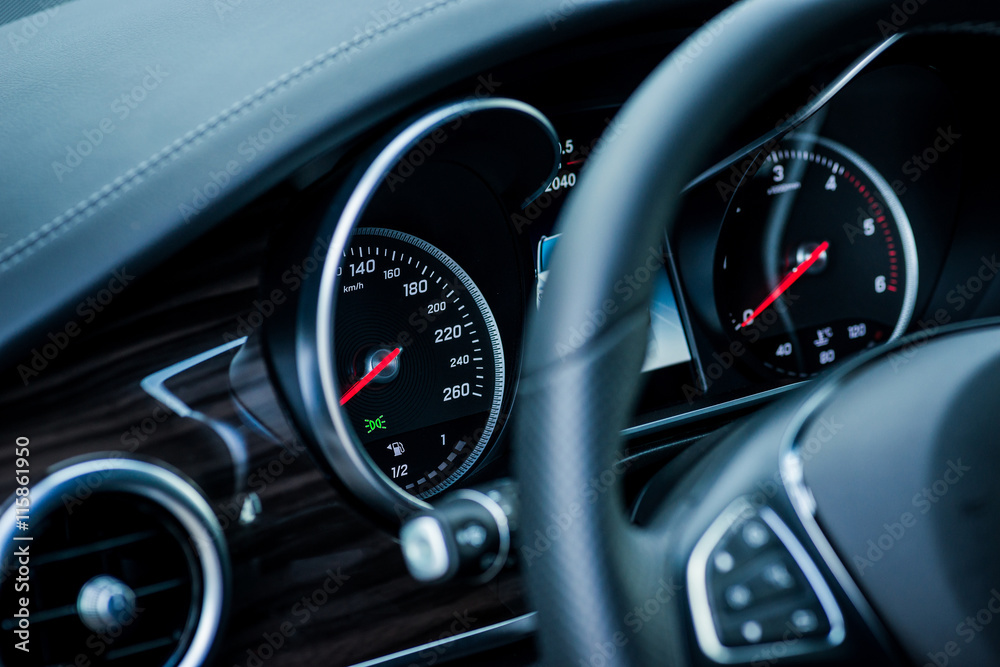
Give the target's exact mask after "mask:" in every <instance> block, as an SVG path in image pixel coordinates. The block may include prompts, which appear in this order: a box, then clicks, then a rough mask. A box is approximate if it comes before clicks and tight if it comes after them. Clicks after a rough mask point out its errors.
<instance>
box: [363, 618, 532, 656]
mask: <svg viewBox="0 0 1000 667" xmlns="http://www.w3.org/2000/svg"><path fill="white" fill-rule="evenodd" d="M537 616H538V612H534V611H532V612H529V613H527V614H524V615H522V616H518V617H517V618H512V619H510V620H509V621H503V622H502V623H495V624H493V625H487V626H486V627H483V628H479V629H478V630H470V631H469V632H463V633H461V634H457V635H455V636H454V637H447V638H445V639H439V640H438V641H434V642H429V643H427V644H421V645H420V646H415V647H413V648H408V649H404V650H402V651H397V652H396V653H390V654H389V655H385V656H382V657H381V658H373V659H372V660H366V661H365V662H359V663H356V664H354V665H351V667H376V665H377V666H378V667H395V666H396V665H408V664H410V662H411V661H412V660H413V658H414V657H418V656H419V655H420V654H421V653H424V652H426V651H434V650H436V651H438V653H441V654H442V655H443V654H445V653H448V652H449V651H451V650H452V649H456V650H457V652H456V653H455V654H454V655H451V656H449V657H450V658H458V657H461V656H463V655H468V654H469V653H471V652H473V651H481V650H488V649H490V648H495V647H497V646H506V645H508V644H513V643H514V642H516V641H518V640H521V639H527V638H528V637H531V636H532V635H533V634H535V632H536V631H537V630H538V617H537ZM484 634H489V635H491V637H492V639H493V641H491V642H489V643H488V644H487V645H485V646H484V645H483V644H482V643H481V642H478V641H477V642H475V644H476V645H475V646H466V644H467V643H471V641H470V640H473V639H476V638H478V637H479V636H480V635H484ZM442 649H444V650H442Z"/></svg>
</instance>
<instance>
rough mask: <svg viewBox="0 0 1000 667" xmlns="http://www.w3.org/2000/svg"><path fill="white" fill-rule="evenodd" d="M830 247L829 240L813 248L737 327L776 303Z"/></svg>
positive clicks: (748, 322) (742, 325)
mask: <svg viewBox="0 0 1000 667" xmlns="http://www.w3.org/2000/svg"><path fill="white" fill-rule="evenodd" d="M829 247H830V243H829V242H827V241H823V242H822V243H820V244H819V245H818V246H817V247H816V249H815V250H813V251H812V252H811V253H809V256H808V257H806V258H805V259H804V260H803V261H802V263H801V264H799V265H798V266H796V267H795V268H794V269H792V272H791V273H789V274H788V275H787V276H785V277H784V278H782V279H781V282H780V283H778V286H777V287H775V288H774V289H773V290H772V291H771V293H770V294H768V295H767V298H766V299H764V300H763V301H762V302H761V304H760V305H759V306H757V309H756V310H754V311H753V313H751V314H750V317H748V318H746V319H745V320H743V322H742V323H740V325H739V326H738V327H736V329H737V330H739V329H742V328H743V327H745V326H746V325H748V324H750V323H751V322H753V320H754V318H755V317H757V316H758V315H760V314H761V313H763V312H764V311H765V310H767V307H768V306H770V305H771V304H772V303H774V301H775V300H776V299H777V298H778V297H779V296H781V295H782V294H784V293H785V291H786V290H787V289H788V288H789V287H791V286H792V285H793V284H794V283H795V281H796V280H798V279H799V278H801V277H802V276H803V275H805V272H806V271H808V270H809V267H811V266H812V265H813V264H815V263H816V260H818V259H819V257H820V255H822V254H823V253H824V252H826V249H827V248H829Z"/></svg>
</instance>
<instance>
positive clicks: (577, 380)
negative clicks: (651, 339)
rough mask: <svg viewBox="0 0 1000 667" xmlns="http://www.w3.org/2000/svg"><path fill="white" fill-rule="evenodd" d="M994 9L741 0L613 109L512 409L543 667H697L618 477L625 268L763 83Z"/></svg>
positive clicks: (563, 221) (668, 538)
mask: <svg viewBox="0 0 1000 667" xmlns="http://www.w3.org/2000/svg"><path fill="white" fill-rule="evenodd" d="M987 4H988V3H979V2H950V3H947V6H941V3H936V4H935V3H927V4H923V5H918V7H919V9H918V10H917V11H915V12H913V13H907V14H906V22H905V24H904V25H903V26H900V25H897V23H898V18H897V19H896V20H894V19H893V18H892V12H893V11H894V6H893V4H892V3H891V2H887V1H884V0H807V1H804V2H796V3H788V2H786V1H785V0H744V1H743V2H741V3H739V4H737V5H734V6H732V7H731V8H729V9H728V10H726V11H725V12H724V13H723V14H721V15H720V16H719V17H717V18H716V19H715V20H713V21H711V22H709V24H707V25H706V26H703V28H702V29H701V30H699V31H698V32H696V33H695V34H694V35H693V36H692V37H691V38H689V40H688V41H687V42H686V43H685V44H684V45H682V46H680V47H679V48H678V49H676V51H675V52H674V53H673V54H672V55H671V56H670V57H669V58H667V60H665V61H664V62H663V63H662V64H661V65H660V66H659V67H658V68H657V70H656V71H655V72H654V73H653V74H651V75H650V77H649V78H648V79H647V80H646V81H645V82H644V83H643V84H642V86H641V87H640V88H639V89H638V90H637V91H636V93H635V94H634V95H633V96H632V98H630V100H629V101H628V102H627V103H626V105H625V106H624V107H623V108H622V110H621V111H620V112H619V115H618V117H617V119H616V121H615V127H616V132H615V133H614V136H613V137H609V138H607V139H605V140H604V141H603V142H602V144H601V145H600V147H599V149H598V151H597V152H596V154H595V156H594V157H593V158H592V160H591V161H590V163H589V164H588V168H587V170H586V171H585V172H584V173H583V174H582V176H581V179H580V183H579V185H578V186H577V188H576V190H575V192H574V194H573V196H572V197H571V198H570V200H569V201H568V202H567V205H566V208H565V210H564V212H563V214H562V215H561V218H560V222H559V232H562V233H563V237H562V240H561V242H560V244H559V247H558V249H557V250H556V255H555V258H554V261H553V264H552V270H551V273H550V275H549V279H548V282H547V284H546V300H545V302H544V303H543V305H542V307H541V308H540V310H539V312H538V313H537V315H536V316H535V317H534V318H533V320H532V321H531V322H530V326H529V332H528V338H527V346H526V352H525V361H524V365H523V369H522V380H521V384H520V387H519V397H518V403H517V408H516V409H517V420H516V422H517V439H516V450H515V454H516V473H517V475H518V479H519V481H520V483H521V488H522V502H523V506H524V514H523V516H524V520H523V524H524V529H523V530H522V535H523V538H522V547H521V553H522V559H521V562H522V565H523V569H524V572H525V576H526V578H527V581H528V586H529V594H530V596H531V598H532V601H533V602H534V604H535V605H536V608H537V609H538V612H539V615H540V623H539V627H540V630H539V634H540V644H541V649H542V654H543V657H546V658H554V659H557V660H558V662H559V663H560V664H573V665H579V664H584V665H589V664H594V658H595V656H597V655H600V656H601V659H602V663H601V664H621V665H638V664H653V663H654V661H655V662H656V663H658V664H687V663H688V662H690V657H691V656H690V655H689V651H688V649H689V646H688V645H687V643H686V642H685V641H678V639H679V633H681V632H683V631H684V629H686V628H689V627H690V622H689V621H688V617H687V611H686V607H685V605H684V604H681V601H680V598H681V597H683V596H679V595H676V591H674V590H673V586H674V585H673V583H672V582H670V581H666V582H664V581H663V576H664V572H666V570H665V569H664V567H663V565H664V564H665V563H666V562H667V561H668V559H669V558H670V557H671V552H670V545H671V543H672V538H673V537H674V536H672V535H670V534H669V533H667V532H664V531H662V530H661V531H657V530H656V529H655V528H653V529H649V528H647V529H640V528H637V527H636V526H633V525H630V524H629V521H628V519H627V517H626V513H625V508H624V503H623V499H622V494H621V492H620V491H621V489H620V481H621V476H622V474H623V472H624V470H623V469H622V467H621V464H619V463H618V461H619V455H620V451H619V444H620V435H619V434H620V431H621V429H622V428H623V427H624V426H625V424H626V420H627V418H628V416H629V414H630V411H631V409H632V407H633V404H634V399H635V396H636V388H637V382H638V377H639V369H640V366H641V362H642V356H643V351H644V349H645V341H646V326H647V319H646V316H645V311H646V308H647V307H648V304H649V301H650V289H649V287H650V284H649V282H648V281H647V282H645V283H642V281H632V282H630V283H628V285H630V287H628V289H623V288H622V283H621V280H622V279H623V278H624V277H626V276H629V275H633V276H636V277H641V275H645V274H643V273H641V272H640V273H639V274H637V273H636V272H637V271H640V268H641V267H645V268H646V271H647V272H648V271H649V269H650V268H651V267H650V261H651V259H650V258H652V257H657V256H662V252H661V251H662V238H663V236H662V235H663V231H664V228H666V230H667V233H668V234H669V232H670V230H671V229H672V226H673V224H674V218H675V213H676V210H677V207H678V202H679V199H680V193H681V192H682V190H683V188H684V186H685V185H686V183H688V182H689V181H690V179H691V178H693V177H694V176H696V175H697V170H698V169H699V167H702V166H703V164H702V162H703V160H704V157H705V156H706V155H708V154H709V151H710V149H711V148H713V147H714V142H715V141H717V140H718V138H720V137H722V136H724V135H725V134H726V133H727V132H728V131H731V130H733V129H735V127H736V126H737V124H738V123H739V122H740V121H741V120H742V119H743V118H744V117H745V116H746V114H747V113H748V112H749V111H750V110H751V109H752V108H753V107H754V106H755V104H754V103H746V101H747V100H753V101H756V100H760V99H764V98H766V97H767V95H769V94H770V93H773V92H776V90H777V88H778V86H779V84H780V82H779V81H777V80H776V79H775V77H774V75H773V73H774V72H788V73H791V72H794V71H796V70H798V69H800V68H801V66H802V65H804V64H809V63H814V62H816V61H817V60H819V59H820V57H821V56H823V54H827V53H830V52H834V51H837V50H840V49H842V48H843V47H844V45H845V44H858V45H859V47H858V49H859V50H860V49H861V48H863V47H864V46H865V45H870V44H874V43H876V42H877V41H880V40H881V39H883V38H884V37H885V36H886V34H885V29H886V28H885V26H887V25H888V26H895V27H896V28H897V29H898V28H904V29H906V30H908V31H910V30H920V29H927V28H928V27H930V26H933V27H935V28H937V27H945V26H948V25H952V24H954V23H955V22H956V21H958V20H962V21H969V20H977V19H979V18H981V17H988V16H989V10H990V8H989V7H988V6H987ZM776 35H780V36H781V38H780V39H776V38H775V36H776ZM688 47H691V48H688ZM692 54H697V55H696V56H693V55H692ZM609 240H610V241H609ZM658 253H659V254H658ZM570 258H571V259H570ZM636 282H639V283H642V284H640V285H639V287H638V288H634V287H633V286H631V285H634V283H636ZM779 439H780V438H779ZM771 463H773V464H774V465H776V464H777V462H776V461H773V462H771ZM658 581H659V583H660V584H661V585H660V586H659V588H657V586H656V582H658ZM580 582H589V584H590V585H588V586H581V585H580ZM661 589H662V590H661ZM651 595H652V596H653V597H654V598H656V599H658V600H659V601H660V602H661V604H660V607H659V609H660V611H659V612H658V613H657V614H654V615H651V617H650V618H649V619H646V620H644V621H643V625H644V631H643V632H640V633H635V634H634V635H633V634H631V633H629V632H628V630H627V627H629V618H630V617H629V614H630V613H632V612H633V610H638V609H640V607H639V605H640V604H641V603H642V602H643V601H644V600H649V599H651V598H650V596H651ZM660 597H662V598H665V599H663V600H660V599H659V598H660ZM633 620H634V617H633ZM620 639H623V640H624V641H619V640H620Z"/></svg>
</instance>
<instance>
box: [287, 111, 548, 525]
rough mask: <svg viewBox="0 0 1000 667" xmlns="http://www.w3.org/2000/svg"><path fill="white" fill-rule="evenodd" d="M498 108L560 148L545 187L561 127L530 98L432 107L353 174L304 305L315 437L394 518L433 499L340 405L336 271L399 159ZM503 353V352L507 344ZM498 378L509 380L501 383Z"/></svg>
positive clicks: (301, 350)
mask: <svg viewBox="0 0 1000 667" xmlns="http://www.w3.org/2000/svg"><path fill="white" fill-rule="evenodd" d="M498 110H500V111H509V112H512V113H513V114H514V115H515V116H519V117H520V118H521V119H522V122H523V121H524V120H527V121H528V122H529V123H532V124H533V125H534V126H535V128H536V129H537V130H539V131H540V134H541V135H542V136H543V137H544V141H545V143H546V144H547V145H549V146H550V147H551V150H552V154H553V156H554V163H553V166H552V170H551V173H550V174H548V176H547V177H546V179H545V180H543V181H542V182H541V183H540V185H539V187H538V190H537V192H534V193H532V194H531V195H530V196H529V197H528V198H527V201H528V202H530V201H532V200H533V199H534V198H536V197H537V196H538V195H539V194H541V192H542V191H543V190H544V189H545V185H546V184H547V183H548V182H549V181H550V180H551V178H552V175H553V174H554V173H555V171H556V170H557V169H558V164H559V156H560V145H559V139H558V135H557V134H556V131H555V128H554V127H553V126H552V123H551V122H550V121H549V120H548V118H546V117H545V116H544V115H543V114H542V113H541V112H540V111H538V110H537V109H535V108H534V107H532V106H530V105H528V104H526V103H524V102H520V101H518V100H513V99H506V98H484V99H468V100H464V101H460V102H455V103H452V104H448V105H445V106H443V107H440V108H438V109H436V110H434V111H431V112H430V113H427V114H426V115H423V116H421V117H420V118H418V119H417V120H416V121H414V122H413V123H411V124H409V125H408V126H406V127H405V128H404V129H403V130H402V131H401V132H399V133H398V134H396V135H395V136H393V137H392V138H391V139H390V140H389V141H388V142H387V143H385V144H384V145H383V147H382V148H381V149H380V150H378V152H377V154H376V155H375V157H374V158H373V159H372V160H371V161H370V162H369V163H367V166H366V167H364V169H363V171H362V172H361V173H360V176H358V177H357V178H356V179H355V180H354V184H353V187H351V189H350V194H349V195H347V196H346V200H344V203H343V205H342V207H340V208H339V209H338V210H339V211H340V212H339V214H336V222H335V223H334V225H333V231H332V235H331V236H330V242H329V245H328V247H327V249H326V252H325V256H324V257H323V263H322V268H321V269H320V275H319V281H318V286H317V287H316V288H314V289H315V298H314V299H313V298H307V299H306V301H305V303H304V304H303V305H304V308H303V309H302V311H300V312H301V315H300V317H301V321H300V325H299V326H300V331H301V332H302V333H303V334H305V335H300V336H298V337H297V342H296V348H297V349H296V354H295V365H296V370H297V374H298V378H299V385H300V388H301V396H302V399H303V402H304V408H305V415H306V417H307V419H308V422H309V426H310V429H311V431H312V433H311V435H312V439H313V440H314V443H315V445H316V446H317V448H318V449H319V452H320V454H321V455H322V457H323V459H325V462H326V463H327V464H328V465H329V466H330V468H331V469H332V472H333V473H334V474H335V475H336V477H337V478H338V479H339V480H340V481H341V483H342V484H343V485H344V486H345V487H346V488H347V490H348V491H350V492H351V493H352V494H353V495H354V496H355V497H357V498H358V499H359V500H360V501H361V502H362V503H363V504H364V505H365V506H366V507H368V508H370V509H371V510H373V511H375V512H376V513H377V514H378V515H380V516H382V517H383V518H386V519H389V520H390V521H393V522H395V523H402V522H403V521H404V520H405V519H406V518H408V517H409V516H411V515H413V514H414V513H416V512H421V511H425V510H427V509H429V508H430V504H429V503H428V502H427V501H425V500H421V499H419V498H417V497H415V496H413V495H411V494H409V493H408V492H406V491H405V490H403V488H402V487H400V486H398V485H397V484H396V483H395V482H393V481H392V480H391V479H389V478H388V477H387V476H386V475H385V474H384V473H383V472H382V471H381V470H379V469H378V467H377V466H375V464H374V463H373V462H372V461H371V459H370V457H369V456H368V454H367V452H366V451H365V449H364V447H363V445H362V444H361V442H360V440H359V439H358V437H357V435H356V434H355V433H354V429H353V427H352V426H351V425H350V421H349V419H348V417H347V415H346V413H345V412H344V411H343V410H342V408H341V406H340V388H339V386H338V382H337V373H336V366H335V361H334V359H335V357H334V344H333V317H334V314H335V312H336V299H335V295H336V286H337V273H338V269H339V268H340V266H341V261H342V258H343V254H344V251H345V250H346V249H347V248H348V247H349V246H350V242H351V238H352V236H353V233H354V230H355V229H356V228H358V227H359V226H360V222H361V220H362V218H363V216H364V213H365V210H366V209H367V207H368V205H369V203H370V202H371V200H372V199H373V197H374V196H375V193H376V192H377V191H378V189H379V187H380V186H381V185H382V183H383V181H384V180H385V179H386V177H387V176H389V175H390V173H391V171H392V170H393V169H394V168H395V167H396V166H397V164H398V163H399V162H400V161H401V160H402V159H404V158H405V156H406V155H407V154H409V153H410V151H412V150H413V149H414V148H415V147H416V146H417V145H418V144H419V142H421V141H422V140H424V139H425V138H427V137H428V136H429V135H431V133H433V132H435V131H436V130H439V129H440V128H442V127H444V126H446V125H448V124H450V123H453V122H456V121H458V120H459V119H465V118H467V117H468V116H470V115H471V114H475V113H479V112H484V111H498ZM546 150H548V148H546ZM497 340H499V337H498V338H497ZM500 358H501V359H502V358H503V355H502V352H501V355H500ZM498 386H500V387H501V388H502V387H503V385H502V384H499V385H498ZM466 472H467V470H466Z"/></svg>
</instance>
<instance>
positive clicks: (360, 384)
mask: <svg viewBox="0 0 1000 667" xmlns="http://www.w3.org/2000/svg"><path fill="white" fill-rule="evenodd" d="M402 351H403V348H401V347H397V348H396V349H395V350H393V351H392V352H390V353H389V354H387V355H385V359H383V360H382V361H380V362H378V365H377V366H375V368H373V369H371V370H370V371H368V373H367V375H365V376H364V377H363V378H361V379H360V380H358V381H357V382H355V383H354V386H352V387H351V388H350V389H348V390H347V391H345V392H344V395H343V396H341V397H340V404H341V405H343V404H344V403H347V402H348V401H349V400H351V399H352V398H354V395H355V394H356V393H358V392H359V391H361V390H362V389H364V388H365V385H367V384H368V383H369V382H371V381H372V380H374V379H375V376H376V375H378V374H379V373H381V372H382V371H384V370H385V369H386V367H387V366H388V365H389V364H391V363H392V360H393V359H395V358H396V357H398V356H399V353H400V352H402Z"/></svg>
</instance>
